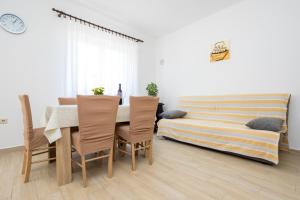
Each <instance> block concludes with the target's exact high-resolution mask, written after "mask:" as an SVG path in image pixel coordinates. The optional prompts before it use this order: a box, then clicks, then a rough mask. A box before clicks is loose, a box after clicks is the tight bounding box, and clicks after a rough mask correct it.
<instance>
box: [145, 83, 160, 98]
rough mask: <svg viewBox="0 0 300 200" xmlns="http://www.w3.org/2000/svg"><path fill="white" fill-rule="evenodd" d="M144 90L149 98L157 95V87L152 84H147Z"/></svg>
mask: <svg viewBox="0 0 300 200" xmlns="http://www.w3.org/2000/svg"><path fill="white" fill-rule="evenodd" d="M146 90H147V92H148V95H149V96H154V97H156V96H157V94H158V88H157V85H156V84H155V83H153V82H151V83H149V84H148V85H147V87H146Z"/></svg>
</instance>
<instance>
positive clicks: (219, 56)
mask: <svg viewBox="0 0 300 200" xmlns="http://www.w3.org/2000/svg"><path fill="white" fill-rule="evenodd" d="M229 58H230V50H229V42H228V41H220V42H217V43H215V44H214V45H213V47H212V51H211V53H210V62H217V61H222V60H229Z"/></svg>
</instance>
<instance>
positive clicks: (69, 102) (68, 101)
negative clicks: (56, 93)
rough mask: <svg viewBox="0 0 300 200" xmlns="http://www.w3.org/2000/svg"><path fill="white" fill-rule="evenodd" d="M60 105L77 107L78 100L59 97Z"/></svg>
mask: <svg viewBox="0 0 300 200" xmlns="http://www.w3.org/2000/svg"><path fill="white" fill-rule="evenodd" d="M58 103H59V105H77V100H76V98H72V97H59V98H58Z"/></svg>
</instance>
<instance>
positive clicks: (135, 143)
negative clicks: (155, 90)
mask: <svg viewBox="0 0 300 200" xmlns="http://www.w3.org/2000/svg"><path fill="white" fill-rule="evenodd" d="M158 101H159V98H157V97H148V96H147V97H130V123H129V125H128V124H121V125H117V127H116V135H117V137H116V138H117V141H116V144H118V146H119V147H118V151H119V153H120V152H121V153H125V154H130V153H129V152H127V151H126V145H127V144H130V145H131V162H132V170H133V171H134V170H135V169H136V163H135V156H136V153H137V152H138V151H139V150H144V151H145V153H146V154H147V156H148V159H149V164H150V165H151V164H152V148H153V141H152V138H153V131H154V122H155V114H156V109H157V105H158ZM123 147H125V148H123Z"/></svg>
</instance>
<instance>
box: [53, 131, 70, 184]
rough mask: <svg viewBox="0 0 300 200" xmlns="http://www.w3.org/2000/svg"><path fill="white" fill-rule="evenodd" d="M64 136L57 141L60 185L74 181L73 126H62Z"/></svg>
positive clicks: (57, 164)
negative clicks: (72, 155)
mask: <svg viewBox="0 0 300 200" xmlns="http://www.w3.org/2000/svg"><path fill="white" fill-rule="evenodd" d="M61 134H62V137H61V138H60V139H59V140H57V141H56V178H57V183H58V185H59V186H61V185H65V184H68V183H71V182H72V163H71V128H61Z"/></svg>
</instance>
